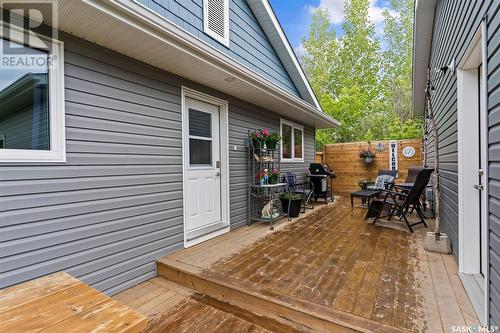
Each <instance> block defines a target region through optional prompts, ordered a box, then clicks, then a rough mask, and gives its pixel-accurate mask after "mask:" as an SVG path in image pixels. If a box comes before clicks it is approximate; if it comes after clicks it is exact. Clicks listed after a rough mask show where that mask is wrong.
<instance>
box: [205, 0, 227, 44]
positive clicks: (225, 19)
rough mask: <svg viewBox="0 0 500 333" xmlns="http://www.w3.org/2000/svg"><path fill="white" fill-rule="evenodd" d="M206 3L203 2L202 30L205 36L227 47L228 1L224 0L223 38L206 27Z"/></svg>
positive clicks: (206, 1) (206, 0)
mask: <svg viewBox="0 0 500 333" xmlns="http://www.w3.org/2000/svg"><path fill="white" fill-rule="evenodd" d="M208 1H209V0H203V30H204V31H205V33H206V34H207V35H209V36H210V37H212V38H213V39H215V40H216V41H218V42H219V43H221V44H223V45H225V46H227V47H229V0H224V36H225V38H223V37H221V36H220V35H219V34H217V33H216V32H214V31H213V30H210V28H209V27H208Z"/></svg>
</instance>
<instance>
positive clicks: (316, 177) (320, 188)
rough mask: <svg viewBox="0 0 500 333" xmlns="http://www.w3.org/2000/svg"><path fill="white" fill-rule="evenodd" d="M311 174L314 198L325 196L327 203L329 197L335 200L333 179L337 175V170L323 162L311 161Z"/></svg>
mask: <svg viewBox="0 0 500 333" xmlns="http://www.w3.org/2000/svg"><path fill="white" fill-rule="evenodd" d="M309 172H310V174H309V175H308V177H309V178H310V179H311V182H312V183H313V184H314V198H315V199H316V200H318V198H324V199H325V203H326V202H328V197H330V200H331V201H334V197H333V187H332V180H333V178H335V177H336V175H335V171H332V170H330V168H329V167H328V166H327V165H325V164H321V163H311V164H310V165H309Z"/></svg>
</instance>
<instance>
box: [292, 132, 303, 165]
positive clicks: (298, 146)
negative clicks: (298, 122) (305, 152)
mask: <svg viewBox="0 0 500 333" xmlns="http://www.w3.org/2000/svg"><path fill="white" fill-rule="evenodd" d="M293 141H294V152H295V158H302V130H300V129H298V128H294V129H293Z"/></svg>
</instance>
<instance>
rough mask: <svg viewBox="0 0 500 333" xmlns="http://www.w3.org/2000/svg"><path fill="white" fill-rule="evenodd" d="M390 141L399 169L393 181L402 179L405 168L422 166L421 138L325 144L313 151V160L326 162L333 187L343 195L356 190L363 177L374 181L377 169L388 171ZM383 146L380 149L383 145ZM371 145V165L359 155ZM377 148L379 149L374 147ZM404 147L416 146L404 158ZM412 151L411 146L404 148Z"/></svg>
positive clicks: (404, 174) (405, 173) (406, 170)
mask: <svg viewBox="0 0 500 333" xmlns="http://www.w3.org/2000/svg"><path fill="white" fill-rule="evenodd" d="M390 142H395V143H396V149H395V150H394V153H395V154H397V166H398V167H397V169H398V170H399V175H398V178H397V179H396V182H397V183H398V182H399V183H401V182H404V180H405V178H406V176H407V174H408V167H410V166H418V165H422V161H423V152H422V141H421V140H420V139H412V140H395V141H372V142H349V143H335V144H328V145H325V146H324V148H323V152H318V153H316V161H317V162H319V163H324V164H326V165H328V166H329V167H330V168H331V169H332V170H334V171H335V172H336V174H337V178H336V179H334V180H333V190H334V192H335V193H337V194H346V193H350V192H352V191H356V190H359V189H360V187H359V185H358V182H359V181H360V180H362V179H368V180H370V181H374V180H375V178H377V174H378V170H389V169H390V167H389V154H390V151H391V148H390ZM379 143H381V144H382V145H383V147H384V149H383V150H382V145H379ZM368 147H370V149H371V151H373V152H374V153H375V154H376V157H375V160H374V161H373V163H371V164H368V165H367V164H365V163H364V162H363V160H362V159H361V158H359V152H360V150H362V149H363V150H366V149H368ZM377 147H378V148H380V150H377ZM407 147H412V148H414V149H415V154H414V155H413V156H412V157H405V156H404V155H403V150H404V149H405V148H407ZM407 150H408V151H411V149H407Z"/></svg>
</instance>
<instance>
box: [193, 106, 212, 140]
mask: <svg viewBox="0 0 500 333" xmlns="http://www.w3.org/2000/svg"><path fill="white" fill-rule="evenodd" d="M189 135H192V136H201V137H205V138H211V137H212V115H211V114H210V113H207V112H201V111H197V110H193V109H189Z"/></svg>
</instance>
